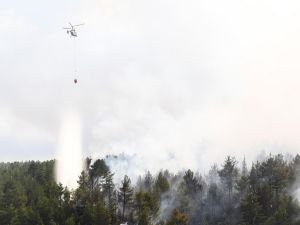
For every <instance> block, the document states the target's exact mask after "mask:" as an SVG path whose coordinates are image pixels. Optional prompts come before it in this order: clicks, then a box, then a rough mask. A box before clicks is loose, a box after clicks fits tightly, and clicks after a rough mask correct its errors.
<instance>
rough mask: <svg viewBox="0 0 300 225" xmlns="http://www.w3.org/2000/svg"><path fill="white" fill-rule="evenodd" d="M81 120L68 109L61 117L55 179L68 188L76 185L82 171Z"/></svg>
mask: <svg viewBox="0 0 300 225" xmlns="http://www.w3.org/2000/svg"><path fill="white" fill-rule="evenodd" d="M81 139H82V135H81V120H80V116H79V114H78V113H76V112H74V111H69V112H67V113H65V114H64V115H63V117H62V123H61V128H60V133H59V145H58V154H57V165H56V180H57V182H60V183H62V184H63V185H64V186H67V187H68V188H69V189H73V188H76V187H77V180H78V177H79V175H80V173H81V171H82V140H81Z"/></svg>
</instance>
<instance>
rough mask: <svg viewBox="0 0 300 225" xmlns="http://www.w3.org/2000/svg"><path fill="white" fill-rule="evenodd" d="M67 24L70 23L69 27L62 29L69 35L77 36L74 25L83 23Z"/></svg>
mask: <svg viewBox="0 0 300 225" xmlns="http://www.w3.org/2000/svg"><path fill="white" fill-rule="evenodd" d="M69 24H70V27H63V29H66V30H67V34H70V37H77V32H76V30H75V28H74V27H78V26H82V25H84V24H83V23H81V24H76V25H72V24H71V23H69Z"/></svg>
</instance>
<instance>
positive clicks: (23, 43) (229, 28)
mask: <svg viewBox="0 0 300 225" xmlns="http://www.w3.org/2000/svg"><path fill="white" fill-rule="evenodd" d="M299 11H300V3H298V1H296V0H295V1H279V0H268V1H267V0H250V1H249V0H228V1H224V0H210V1H204V0H188V1H179V0H172V1H171V0H163V1H162V0H152V1H146V0H98V1H96V0H84V1H83V0H82V1H79V0H74V1H69V2H67V1H64V2H63V3H62V1H58V0H51V1H50V0H49V1H34V0H28V1H26V2H24V1H17V0H15V1H5V2H1V4H0V160H1V161H7V160H28V159H41V160H44V159H51V158H54V157H55V156H56V152H57V145H58V136H59V135H58V134H59V130H60V127H61V122H62V121H61V120H62V118H63V115H64V112H66V111H70V110H71V111H76V113H78V114H79V115H80V118H81V127H82V129H83V130H82V133H83V142H82V143H83V149H84V155H85V156H104V155H106V154H120V153H123V152H124V153H125V154H127V155H129V156H131V157H132V159H135V160H134V162H132V164H133V165H134V166H136V167H138V168H140V169H145V168H149V169H157V168H160V167H168V168H171V169H175V168H187V167H190V168H192V169H194V168H199V169H207V168H208V166H210V165H211V164H212V163H213V162H220V161H222V160H223V159H224V157H225V156H226V155H228V154H232V155H235V156H236V157H237V158H238V159H239V160H240V159H241V158H242V157H243V156H244V155H245V156H246V157H247V158H248V159H249V160H253V159H255V157H256V156H257V155H258V154H259V153H260V152H261V151H262V150H265V151H266V152H267V153H268V152H273V153H276V152H291V153H293V154H295V153H297V152H298V149H299V148H300V138H299V134H300V90H299V88H300V67H299V62H300V41H299V40H300V23H299V21H300V14H299ZM69 21H70V22H72V23H82V22H83V23H85V25H84V26H82V27H80V28H79V29H78V33H79V37H78V39H77V43H76V51H77V59H76V61H77V63H76V67H77V69H78V74H77V76H76V77H77V78H78V80H79V83H78V85H74V84H73V78H74V66H75V64H74V46H75V43H74V40H73V39H71V38H69V37H68V36H67V34H66V33H65V30H63V29H62V27H63V26H66V25H67V24H68V22H69Z"/></svg>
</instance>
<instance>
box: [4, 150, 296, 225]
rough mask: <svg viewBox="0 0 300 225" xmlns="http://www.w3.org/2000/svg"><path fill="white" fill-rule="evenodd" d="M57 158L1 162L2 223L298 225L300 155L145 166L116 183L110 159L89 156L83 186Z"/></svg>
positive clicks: (5, 224) (230, 158)
mask: <svg viewBox="0 0 300 225" xmlns="http://www.w3.org/2000/svg"><path fill="white" fill-rule="evenodd" d="M54 163H55V162H54V161H46V162H34V161H29V162H15V163H1V164H0V224H3V225H117V224H118V225H119V224H122V223H123V224H124V223H127V224H128V225H130V224H134V225H135V224H136V225H298V224H300V207H299V203H298V201H297V200H296V199H295V197H293V195H292V194H291V193H294V192H295V191H296V190H298V188H299V186H298V185H297V182H298V180H297V177H298V176H299V172H300V156H299V155H297V156H296V157H294V158H290V159H285V158H284V157H283V156H282V155H275V156H271V155H270V156H269V157H268V158H266V159H265V160H263V161H260V162H256V163H253V164H252V166H251V168H249V169H248V168H247V166H246V162H245V160H244V161H243V163H242V166H241V167H239V166H238V163H237V161H236V160H235V158H234V157H230V156H228V157H226V159H225V161H224V163H223V164H222V165H219V166H218V165H213V166H212V167H211V169H210V171H209V172H208V173H207V174H202V175H201V174H200V173H198V172H193V171H191V170H186V171H182V172H178V173H177V174H172V173H170V172H169V171H168V170H161V171H160V172H159V173H157V174H154V175H152V174H151V173H150V172H147V173H146V174H144V175H143V176H141V177H140V178H139V179H138V181H137V182H136V183H135V184H133V183H132V182H131V180H130V178H129V177H128V176H124V178H123V180H122V181H120V182H119V183H114V182H113V176H114V174H113V173H112V171H111V170H110V168H109V167H108V166H107V165H106V163H105V160H103V159H97V160H91V159H87V160H86V168H85V170H84V171H83V172H82V173H81V175H80V177H79V179H78V188H77V189H76V190H72V191H70V190H68V189H67V188H66V187H63V186H62V185H61V184H56V182H55V179H54Z"/></svg>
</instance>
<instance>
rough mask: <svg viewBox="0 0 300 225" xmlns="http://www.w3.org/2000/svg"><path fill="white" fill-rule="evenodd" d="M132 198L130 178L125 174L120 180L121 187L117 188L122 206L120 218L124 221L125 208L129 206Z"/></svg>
mask: <svg viewBox="0 0 300 225" xmlns="http://www.w3.org/2000/svg"><path fill="white" fill-rule="evenodd" d="M132 200H133V188H132V187H131V181H130V178H129V177H128V176H127V175H125V176H124V178H123V180H122V181H121V187H120V189H119V201H120V203H121V207H122V218H121V220H122V221H123V222H124V221H125V220H126V218H125V215H126V209H127V210H128V208H130V206H131V204H132Z"/></svg>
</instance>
